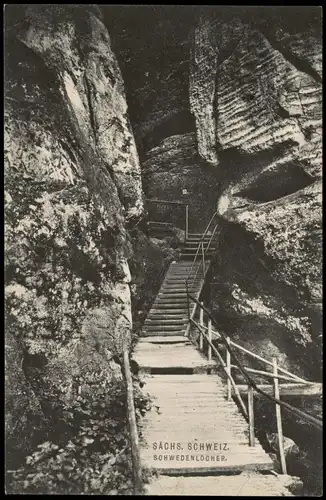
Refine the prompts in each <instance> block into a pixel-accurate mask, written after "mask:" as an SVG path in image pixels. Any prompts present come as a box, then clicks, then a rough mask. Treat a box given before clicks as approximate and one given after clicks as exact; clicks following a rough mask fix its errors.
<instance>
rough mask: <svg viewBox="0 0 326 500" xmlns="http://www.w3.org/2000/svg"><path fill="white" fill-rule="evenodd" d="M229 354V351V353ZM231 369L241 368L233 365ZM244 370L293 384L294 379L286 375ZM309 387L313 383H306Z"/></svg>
mask: <svg viewBox="0 0 326 500" xmlns="http://www.w3.org/2000/svg"><path fill="white" fill-rule="evenodd" d="M227 352H229V351H227ZM231 368H232V369H233V370H239V367H238V366H237V365H231ZM244 368H245V369H246V370H247V372H250V373H256V374H257V375H262V376H263V377H267V378H277V379H279V380H286V381H287V382H293V378H292V377H286V376H285V375H274V374H273V373H272V372H265V371H263V370H255V369H254V368H249V367H248V366H244ZM305 383H306V384H307V385H310V384H313V382H308V381H306V382H305Z"/></svg>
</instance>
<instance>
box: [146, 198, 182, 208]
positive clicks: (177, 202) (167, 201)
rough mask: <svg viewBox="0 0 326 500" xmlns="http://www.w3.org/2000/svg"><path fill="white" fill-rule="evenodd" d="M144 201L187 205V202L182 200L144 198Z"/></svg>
mask: <svg viewBox="0 0 326 500" xmlns="http://www.w3.org/2000/svg"><path fill="white" fill-rule="evenodd" d="M145 202H147V203H159V204H161V205H183V206H185V207H187V206H188V203H185V202H183V201H170V200H157V199H155V198H145Z"/></svg>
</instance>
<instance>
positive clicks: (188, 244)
mask: <svg viewBox="0 0 326 500" xmlns="http://www.w3.org/2000/svg"><path fill="white" fill-rule="evenodd" d="M211 237H212V234H211V233H207V234H206V235H204V236H203V235H202V234H196V233H194V234H189V235H188V237H187V239H186V241H185V244H184V247H183V248H182V251H181V259H182V260H194V258H195V257H196V254H197V257H200V252H198V253H197V250H198V245H200V244H201V243H202V245H203V248H204V251H205V257H206V259H209V258H211V257H212V255H213V253H214V251H215V248H214V247H213V246H212V245H210V241H211ZM206 249H207V251H206Z"/></svg>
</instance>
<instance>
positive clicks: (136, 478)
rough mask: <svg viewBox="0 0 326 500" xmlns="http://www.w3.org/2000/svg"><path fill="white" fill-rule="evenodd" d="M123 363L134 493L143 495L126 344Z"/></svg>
mask: <svg viewBox="0 0 326 500" xmlns="http://www.w3.org/2000/svg"><path fill="white" fill-rule="evenodd" d="M123 365H124V375H125V379H126V386H127V413H128V422H129V431H130V443H131V460H132V472H133V490H134V495H141V493H142V473H141V464H140V454H139V439H138V431H137V422H136V413H135V404H134V393H133V385H132V376H131V371H130V363H129V353H128V350H127V347H126V346H124V349H123Z"/></svg>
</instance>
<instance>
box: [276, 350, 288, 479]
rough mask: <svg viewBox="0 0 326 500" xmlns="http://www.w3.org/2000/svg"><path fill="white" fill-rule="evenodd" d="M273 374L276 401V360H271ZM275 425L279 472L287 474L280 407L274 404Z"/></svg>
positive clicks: (278, 395) (278, 392)
mask: <svg viewBox="0 0 326 500" xmlns="http://www.w3.org/2000/svg"><path fill="white" fill-rule="evenodd" d="M273 374H274V375H275V377H274V379H273V381H274V397H275V398H276V399H280V391H279V386H278V378H277V360H276V358H273ZM276 425H277V436H278V445H279V453H280V462H281V470H282V474H287V470H286V461H285V455H284V443H283V428H282V416H281V407H280V405H279V404H276Z"/></svg>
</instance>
